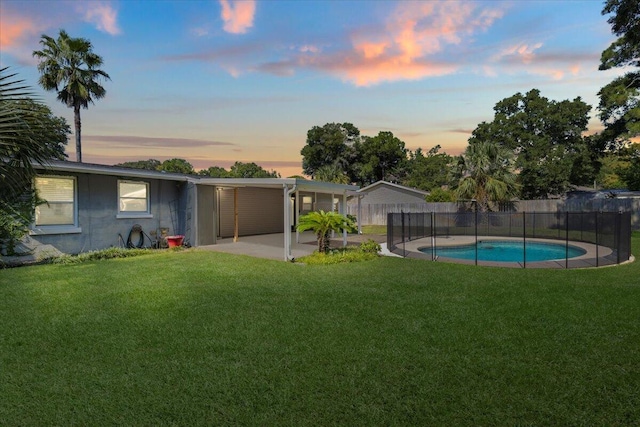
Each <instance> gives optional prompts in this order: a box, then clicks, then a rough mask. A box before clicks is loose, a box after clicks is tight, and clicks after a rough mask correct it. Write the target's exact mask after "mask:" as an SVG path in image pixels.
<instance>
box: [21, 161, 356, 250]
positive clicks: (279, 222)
mask: <svg viewBox="0 0 640 427" xmlns="http://www.w3.org/2000/svg"><path fill="white" fill-rule="evenodd" d="M37 169H38V174H37V176H36V179H35V186H36V188H37V190H38V192H39V195H40V197H41V198H42V199H45V200H46V201H47V203H45V204H41V205H39V206H38V207H36V215H35V217H36V218H35V222H34V224H33V225H32V227H31V229H30V232H29V235H30V239H32V240H35V241H36V243H37V244H42V245H51V246H53V247H54V248H56V249H58V250H60V251H61V252H64V253H70V254H77V253H81V252H86V251H91V250H99V249H105V248H108V247H113V246H122V245H123V244H126V241H127V240H128V237H129V236H130V233H131V231H132V230H133V228H134V226H136V225H138V226H140V227H136V229H139V228H141V229H142V231H143V232H144V233H143V234H144V237H142V239H144V238H146V239H148V240H151V241H156V242H157V241H160V239H161V238H162V237H164V236H167V235H183V236H184V240H185V242H186V243H188V244H190V245H191V246H204V245H215V244H216V241H217V240H218V239H221V238H228V237H233V238H234V239H236V240H237V239H238V238H240V237H241V236H247V235H256V234H271V233H283V235H284V237H283V246H284V254H283V258H284V259H285V260H286V259H289V258H290V257H291V232H290V231H292V230H294V229H295V225H296V224H297V221H298V217H299V216H300V215H304V214H306V213H308V212H311V211H314V210H320V209H322V210H325V211H328V210H338V211H339V212H341V213H346V203H347V193H349V192H353V191H356V190H357V189H358V187H357V186H352V185H344V184H334V183H326V182H318V181H310V180H305V179H300V178H238V179H235V178H207V177H200V176H193V175H184V174H176V173H166V172H157V171H148V170H142V169H129V168H122V167H116V166H105V165H97V164H88V163H75V162H68V161H52V162H51V163H50V164H48V165H47V166H46V168H45V167H42V166H37ZM139 235H140V233H138V234H136V236H139ZM343 240H344V243H345V244H346V234H345V235H344V239H343ZM139 242H140V240H138V239H134V242H133V244H134V245H137V244H138V243H139ZM150 243H151V242H149V243H146V242H145V245H149V244H150Z"/></svg>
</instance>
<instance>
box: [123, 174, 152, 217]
mask: <svg viewBox="0 0 640 427" xmlns="http://www.w3.org/2000/svg"><path fill="white" fill-rule="evenodd" d="M118 199H119V205H120V212H149V184H147V183H146V182H132V181H120V182H118Z"/></svg>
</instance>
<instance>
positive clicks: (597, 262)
mask: <svg viewBox="0 0 640 427" xmlns="http://www.w3.org/2000/svg"><path fill="white" fill-rule="evenodd" d="M593 215H594V216H595V217H596V218H595V219H596V267H600V254H599V253H598V245H599V243H598V241H599V239H598V236H599V234H600V230H599V229H598V212H594V213H593Z"/></svg>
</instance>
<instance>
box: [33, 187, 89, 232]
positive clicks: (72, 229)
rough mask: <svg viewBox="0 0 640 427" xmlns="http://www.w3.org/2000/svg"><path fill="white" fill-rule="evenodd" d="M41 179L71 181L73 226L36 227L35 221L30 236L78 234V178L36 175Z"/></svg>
mask: <svg viewBox="0 0 640 427" xmlns="http://www.w3.org/2000/svg"><path fill="white" fill-rule="evenodd" d="M38 176H41V177H43V178H60V179H71V180H73V224H66V225H36V223H35V219H34V222H33V223H32V224H31V227H30V229H29V235H30V236H44V235H48V234H79V233H82V227H80V226H78V178H77V177H75V176H70V175H38ZM34 185H35V181H34Z"/></svg>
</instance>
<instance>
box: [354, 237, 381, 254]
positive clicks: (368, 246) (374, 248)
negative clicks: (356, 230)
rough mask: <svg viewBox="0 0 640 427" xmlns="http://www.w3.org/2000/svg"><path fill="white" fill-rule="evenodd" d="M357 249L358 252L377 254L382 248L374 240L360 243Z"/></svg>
mask: <svg viewBox="0 0 640 427" xmlns="http://www.w3.org/2000/svg"><path fill="white" fill-rule="evenodd" d="M358 249H359V250H360V252H364V253H372V254H377V253H378V252H380V251H381V250H382V247H381V246H380V244H379V243H378V242H376V241H375V240H373V239H368V240H367V241H365V242H362V243H360V246H359V247H358Z"/></svg>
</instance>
